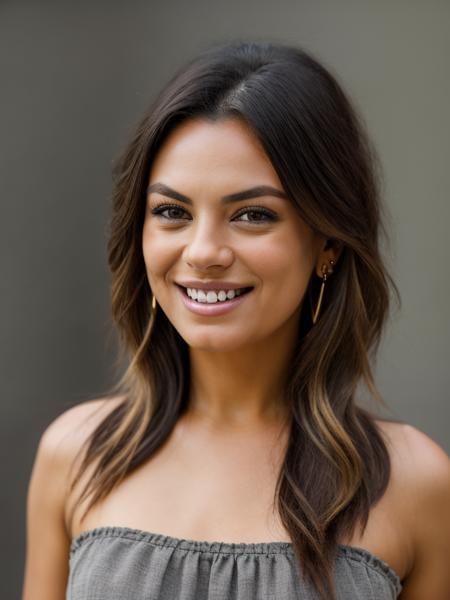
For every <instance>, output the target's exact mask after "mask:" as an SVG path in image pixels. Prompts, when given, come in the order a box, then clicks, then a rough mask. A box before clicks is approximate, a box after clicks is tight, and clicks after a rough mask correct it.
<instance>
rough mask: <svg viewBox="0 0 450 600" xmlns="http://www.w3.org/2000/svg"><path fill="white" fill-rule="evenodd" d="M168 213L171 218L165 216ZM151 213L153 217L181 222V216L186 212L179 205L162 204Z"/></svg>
mask: <svg viewBox="0 0 450 600" xmlns="http://www.w3.org/2000/svg"><path fill="white" fill-rule="evenodd" d="M166 211H167V212H168V215H169V216H166V215H165V214H164V213H165V212H166ZM151 212H152V215H156V216H160V217H162V218H163V219H167V220H168V221H179V220H180V219H181V215H182V214H183V213H185V212H186V211H185V210H184V209H182V208H181V206H178V205H177V204H162V205H160V206H156V207H155V208H153V209H152V211H151Z"/></svg>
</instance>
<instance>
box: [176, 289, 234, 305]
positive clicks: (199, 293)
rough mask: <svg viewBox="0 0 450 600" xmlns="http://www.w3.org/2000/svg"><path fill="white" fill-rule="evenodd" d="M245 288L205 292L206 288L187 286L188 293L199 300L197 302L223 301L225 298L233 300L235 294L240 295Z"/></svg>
mask: <svg viewBox="0 0 450 600" xmlns="http://www.w3.org/2000/svg"><path fill="white" fill-rule="evenodd" d="M243 289H244V288H241V289H239V290H209V291H208V292H205V290H196V289H194V288H187V294H188V296H189V297H191V298H192V299H193V300H197V302H207V303H210V304H212V303H214V302H218V301H219V302H223V301H224V300H231V299H232V298H234V297H235V296H239V294H240V293H241V291H242V290H243Z"/></svg>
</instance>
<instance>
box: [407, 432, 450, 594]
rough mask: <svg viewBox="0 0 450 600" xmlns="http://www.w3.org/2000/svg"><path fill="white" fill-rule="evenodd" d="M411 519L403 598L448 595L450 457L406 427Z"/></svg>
mask: <svg viewBox="0 0 450 600" xmlns="http://www.w3.org/2000/svg"><path fill="white" fill-rule="evenodd" d="M407 437H408V451H409V455H410V465H409V467H410V469H411V485H410V486H408V487H410V491H409V492H410V494H411V497H412V499H413V506H414V513H413V518H414V522H413V524H412V526H411V527H412V531H411V533H412V536H413V544H414V563H413V567H412V569H411V571H410V573H409V574H408V576H407V577H406V579H405V581H404V582H403V590H402V593H401V594H400V598H401V599H402V600H423V598H427V600H428V599H429V600H448V599H449V598H450V459H449V457H448V456H447V454H446V452H445V451H444V450H443V449H442V448H441V447H440V446H439V445H438V444H436V443H435V442H434V441H433V440H431V439H430V438H429V437H428V436H426V435H425V434H424V433H422V432H421V431H419V430H418V429H415V428H414V427H411V426H408V436H407Z"/></svg>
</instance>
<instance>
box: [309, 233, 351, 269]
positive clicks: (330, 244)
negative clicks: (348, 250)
mask: <svg viewBox="0 0 450 600" xmlns="http://www.w3.org/2000/svg"><path fill="white" fill-rule="evenodd" d="M343 249H344V245H343V244H342V243H341V242H339V241H338V240H333V239H331V238H324V237H321V239H320V242H319V251H318V254H317V260H316V268H315V271H316V275H317V276H318V277H320V278H321V279H322V277H323V270H322V269H324V270H325V269H326V268H327V269H328V274H330V273H332V272H333V269H334V267H335V266H336V263H337V262H338V260H339V257H340V255H341V254H342V250H343ZM331 261H332V262H331Z"/></svg>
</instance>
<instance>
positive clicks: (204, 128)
mask: <svg viewBox="0 0 450 600" xmlns="http://www.w3.org/2000/svg"><path fill="white" fill-rule="evenodd" d="M155 183H163V184H165V185H167V186H169V187H170V188H172V189H174V190H176V191H178V192H180V193H182V194H184V195H186V196H188V197H189V198H191V199H192V202H193V205H192V206H187V205H186V204H183V203H181V202H178V201H177V200H174V199H172V198H168V197H165V196H164V195H163V194H162V193H155V192H152V193H150V194H149V195H148V201H147V212H146V217H145V222H144V227H143V236H142V250H143V255H144V260H145V265H146V270H147V276H148V280H149V283H150V287H151V289H152V290H153V292H154V294H155V296H156V299H157V302H158V304H159V306H160V308H161V309H162V310H163V311H164V312H165V314H166V315H167V317H168V318H169V320H170V321H171V323H172V324H173V326H174V327H175V328H176V329H177V331H178V333H179V334H180V335H181V337H182V338H183V339H184V340H185V341H186V342H187V344H188V345H189V352H190V359H191V365H192V389H191V407H190V410H191V414H192V415H194V414H195V415H198V416H200V415H201V416H202V417H203V418H205V419H208V420H209V421H211V422H213V423H215V424H216V425H217V426H218V427H223V426H228V425H232V424H235V425H239V424H246V425H248V424H250V423H254V424H255V425H256V424H257V423H260V422H264V421H266V420H269V421H271V420H272V419H274V418H278V417H279V416H280V413H282V411H283V408H282V406H281V400H280V398H279V390H280V387H281V384H282V381H283V379H284V377H285V370H286V367H287V365H288V364H289V361H290V356H291V353H292V349H293V345H294V343H295V340H296V335H297V334H296V332H297V325H298V320H299V313H300V309H301V306H302V302H303V297H304V294H305V291H306V288H307V285H308V281H309V279H310V277H311V275H312V273H313V271H314V270H316V272H317V273H318V274H319V276H320V273H321V271H320V269H321V266H322V264H324V263H325V264H329V260H330V259H333V260H334V261H335V262H336V261H337V259H338V254H339V252H338V250H337V249H336V248H329V249H327V250H325V249H324V248H325V245H326V242H327V240H326V239H324V238H323V236H320V235H318V234H316V233H315V232H313V231H312V230H311V229H310V228H309V227H308V226H307V225H306V224H305V223H304V221H303V220H302V219H301V218H300V217H299V215H298V213H297V211H296V209H295V206H294V205H293V203H292V202H291V201H289V200H287V199H283V198H279V197H276V196H271V195H264V196H262V197H258V198H253V199H247V200H242V201H240V202H238V203H236V204H234V203H233V204H231V205H223V204H222V203H221V201H220V199H221V198H222V197H223V196H225V195H227V194H231V193H234V192H239V191H242V190H247V189H249V188H253V187H255V186H261V185H267V186H271V187H273V188H275V189H277V190H280V191H283V187H282V185H281V182H280V180H279V178H278V175H277V173H276V171H275V170H274V168H273V166H272V164H271V162H270V161H269V159H268V157H267V155H266V154H265V152H264V150H263V149H262V147H261V144H260V143H259V141H258V139H257V138H256V136H255V135H254V134H253V132H252V131H251V130H250V129H249V128H248V127H247V126H246V125H245V124H244V123H243V122H241V121H240V120H238V119H225V120H220V121H217V122H209V121H206V120H201V119H196V120H190V121H187V122H185V123H184V124H182V125H181V126H179V127H178V128H177V129H175V130H174V131H173V132H172V133H171V135H170V136H169V137H168V138H167V139H166V141H165V143H164V144H163V146H162V148H161V149H160V151H159V152H158V155H157V157H156V160H155V161H154V163H153V165H152V169H151V172H150V177H149V185H153V184H155ZM163 203H171V204H176V205H177V206H178V207H179V208H178V209H176V210H175V211H168V210H166V211H165V212H164V213H163V215H164V216H161V215H155V214H153V213H152V210H153V209H154V208H155V207H157V206H158V205H161V204H163ZM255 206H257V207H263V208H266V209H267V210H269V211H271V212H272V213H273V214H274V216H275V217H276V218H275V219H274V220H269V219H268V218H267V217H265V216H264V215H261V214H259V213H257V214H255V213H250V214H249V212H247V213H244V214H240V215H238V213H242V211H243V209H245V208H247V209H248V208H250V207H255ZM175 217H176V218H175ZM252 219H253V222H252ZM183 279H208V280H209V279H213V280H215V279H218V280H231V281H236V282H239V283H241V282H242V286H250V285H253V286H254V290H253V291H252V292H251V293H250V294H249V295H248V297H247V298H245V299H244V301H243V303H242V304H241V305H240V306H239V307H237V308H235V309H234V310H233V311H231V312H229V313H227V314H225V315H222V316H217V317H209V316H208V317H205V316H200V315H196V314H194V313H192V312H190V311H189V310H188V309H187V308H185V307H184V306H183V304H182V302H181V299H180V297H179V291H178V289H177V288H176V287H175V286H174V282H175V281H180V280H183ZM218 287H220V286H218Z"/></svg>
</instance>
